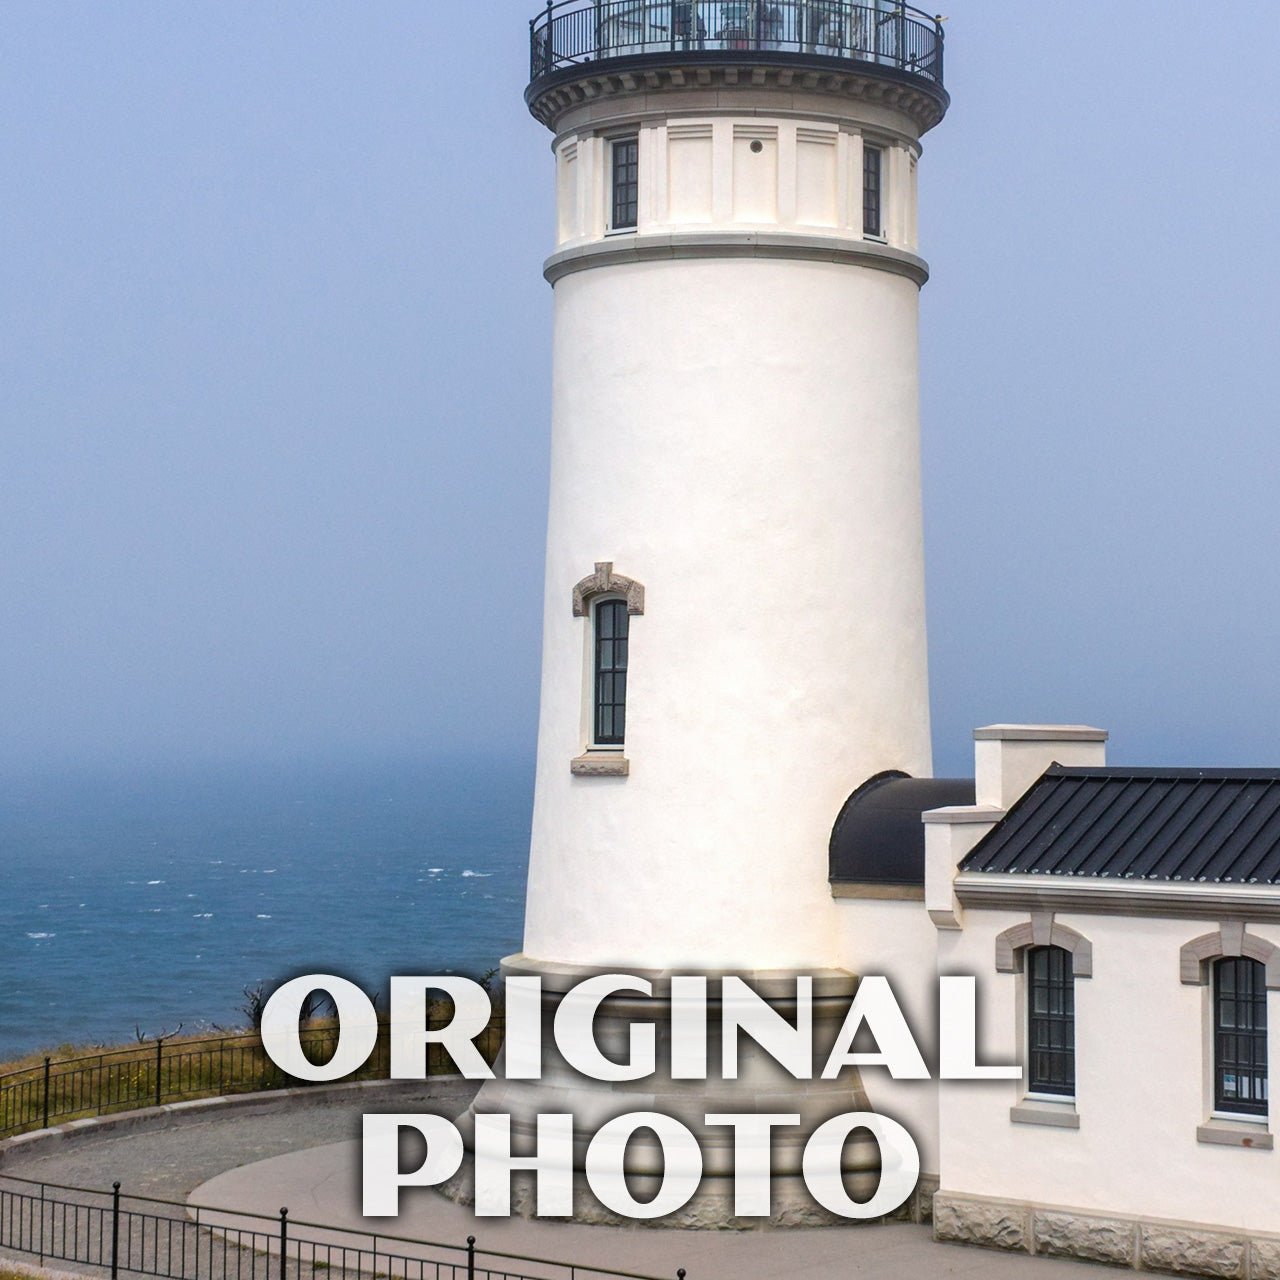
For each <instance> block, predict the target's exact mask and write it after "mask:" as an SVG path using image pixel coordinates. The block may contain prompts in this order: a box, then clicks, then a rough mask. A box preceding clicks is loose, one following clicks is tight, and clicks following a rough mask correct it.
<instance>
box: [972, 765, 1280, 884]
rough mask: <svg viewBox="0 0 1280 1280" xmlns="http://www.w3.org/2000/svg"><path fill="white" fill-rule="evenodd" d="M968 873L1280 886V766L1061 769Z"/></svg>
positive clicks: (979, 852) (1011, 817) (978, 853)
mask: <svg viewBox="0 0 1280 1280" xmlns="http://www.w3.org/2000/svg"><path fill="white" fill-rule="evenodd" d="M960 869H961V870H962V871H989V872H1007V873H1010V874H1014V873H1018V874H1023V875H1027V874H1030V875H1052V876H1098V877H1105V878H1108V879H1125V880H1169V881H1173V880H1183V881H1193V882H1196V883H1200V882H1208V883H1211V884H1277V883H1280V769H1067V768H1063V767H1062V766H1061V765H1053V766H1051V767H1050V768H1049V769H1048V771H1047V772H1046V773H1045V774H1044V775H1043V777H1041V778H1040V780H1039V781H1038V782H1036V783H1035V785H1034V786H1032V787H1031V789H1030V790H1029V791H1027V793H1026V794H1025V795H1024V796H1023V797H1022V798H1021V799H1020V800H1019V801H1018V802H1017V803H1016V804H1015V805H1014V806H1013V808H1012V809H1010V810H1009V814H1008V816H1007V817H1006V818H1005V819H1004V820H1003V821H1002V822H1000V823H999V824H998V825H997V826H996V827H995V828H994V829H993V830H992V831H991V832H989V833H988V834H987V836H986V837H985V838H984V839H983V840H982V841H981V842H980V843H979V844H978V845H977V847H976V848H975V849H974V850H973V852H972V853H970V854H969V856H968V857H967V858H965V860H964V861H963V862H962V863H961V864H960Z"/></svg>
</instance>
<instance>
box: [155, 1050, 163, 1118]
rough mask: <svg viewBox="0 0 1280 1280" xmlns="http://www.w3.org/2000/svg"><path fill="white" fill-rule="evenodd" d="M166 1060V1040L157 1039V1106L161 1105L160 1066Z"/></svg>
mask: <svg viewBox="0 0 1280 1280" xmlns="http://www.w3.org/2000/svg"><path fill="white" fill-rule="evenodd" d="M163 1061H164V1041H163V1040H157V1041H156V1106H157V1107H158V1106H159V1105H160V1067H161V1065H162V1063H163Z"/></svg>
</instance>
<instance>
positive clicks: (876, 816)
mask: <svg viewBox="0 0 1280 1280" xmlns="http://www.w3.org/2000/svg"><path fill="white" fill-rule="evenodd" d="M973 802H974V787H973V779H972V778H912V777H910V776H908V775H907V774H905V773H899V772H897V771H893V772H889V773H879V774H877V775H876V776H875V777H874V778H869V779H868V780H867V781H866V782H864V783H863V784H862V785H861V786H860V787H859V788H858V789H857V790H856V791H855V792H854V793H853V794H852V795H851V796H850V797H849V798H848V800H846V801H845V803H844V808H842V809H841V810H840V816H839V817H838V818H837V819H836V824H835V826H834V827H833V828H832V829H831V844H830V846H829V855H828V866H829V869H830V880H831V883H832V884H833V885H838V884H849V885H853V884H857V885H866V886H869V887H877V888H879V887H883V888H891V887H920V888H921V889H923V886H924V823H923V822H922V821H921V818H920V815H921V814H922V813H924V811H925V810H926V809H940V808H943V807H944V806H946V805H956V804H962V805H969V804H973Z"/></svg>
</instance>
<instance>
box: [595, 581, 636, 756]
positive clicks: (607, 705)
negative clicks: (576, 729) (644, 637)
mask: <svg viewBox="0 0 1280 1280" xmlns="http://www.w3.org/2000/svg"><path fill="white" fill-rule="evenodd" d="M594 613H595V716H594V724H595V730H594V737H595V744H596V745H597V746H602V747H613V746H621V745H622V744H623V742H624V740H625V737H626V728H627V635H628V631H629V626H630V617H629V615H628V613H627V602H626V601H625V600H617V599H613V600H601V601H600V602H599V603H598V604H597V605H596V606H595V610H594Z"/></svg>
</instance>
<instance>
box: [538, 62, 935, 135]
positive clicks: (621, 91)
mask: <svg viewBox="0 0 1280 1280" xmlns="http://www.w3.org/2000/svg"><path fill="white" fill-rule="evenodd" d="M681 53H682V51H675V52H657V53H652V54H645V55H641V56H631V57H626V58H618V59H614V60H612V61H613V62H614V64H615V65H614V66H613V67H610V65H609V61H605V62H598V63H583V64H579V65H577V66H571V67H565V68H563V69H562V70H559V71H555V72H552V73H551V74H550V75H545V76H541V77H539V78H538V79H537V80H535V81H534V82H533V83H532V84H531V85H530V86H529V88H528V89H527V90H526V92H525V102H526V103H527V104H528V107H529V111H530V112H531V113H532V115H533V116H534V118H535V119H537V120H540V121H542V123H543V124H545V125H546V126H547V127H548V128H549V129H551V130H553V131H554V130H556V129H558V128H559V127H560V124H561V120H562V118H563V117H565V116H566V115H568V114H569V113H571V112H574V110H575V108H577V109H582V108H594V107H597V106H599V105H600V104H603V103H610V104H611V105H613V102H612V101H611V100H616V107H615V108H614V109H615V110H616V111H617V112H620V113H623V114H634V113H635V112H636V110H637V108H638V107H639V106H640V105H641V104H644V103H647V102H649V101H650V100H652V99H653V98H662V97H665V96H666V95H668V94H674V96H675V98H676V100H677V101H679V100H680V98H682V97H685V96H687V95H689V94H690V93H701V94H710V95H713V96H714V97H715V98H717V99H718V100H719V101H720V102H722V103H731V102H732V101H733V99H734V98H735V97H738V96H740V97H741V98H742V99H743V100H744V101H746V102H749V103H750V104H751V105H752V106H754V105H755V104H756V103H757V102H758V101H759V95H760V91H761V90H766V91H771V92H772V93H774V94H775V95H778V96H779V97H780V98H782V99H785V98H786V97H787V96H789V95H795V96H800V95H820V96H823V97H827V98H831V99H840V100H843V101H845V102H848V103H849V104H850V108H849V109H850V114H854V113H856V109H857V107H856V104H860V103H865V104H867V105H868V106H872V107H879V108H882V109H884V108H887V109H889V110H891V111H895V112H898V113H899V114H901V115H903V116H905V117H906V118H907V119H908V120H909V121H910V122H911V124H912V125H913V126H914V127H915V128H916V129H917V130H919V132H920V133H925V132H927V131H928V130H929V129H932V128H933V126H934V125H936V124H937V123H938V121H939V120H941V119H942V117H943V115H944V114H945V113H946V110H947V107H948V106H949V105H950V102H951V99H950V96H949V95H948V93H947V91H946V90H945V89H944V88H943V87H942V86H941V85H940V84H934V83H931V82H929V81H928V80H926V79H925V78H924V77H922V76H916V75H910V74H908V73H905V72H902V71H899V70H897V69H896V68H893V67H887V66H882V65H879V64H876V63H853V64H851V63H849V62H835V61H834V60H833V59H831V58H827V57H810V56H806V55H803V54H791V53H765V52H754V53H752V54H750V55H749V56H748V58H747V59H746V60H744V59H743V55H742V54H741V53H736V52H730V51H725V52H723V53H719V52H713V51H711V50H700V51H699V52H698V54H697V56H696V57H695V58H689V59H685V58H684V57H682V56H681Z"/></svg>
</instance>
